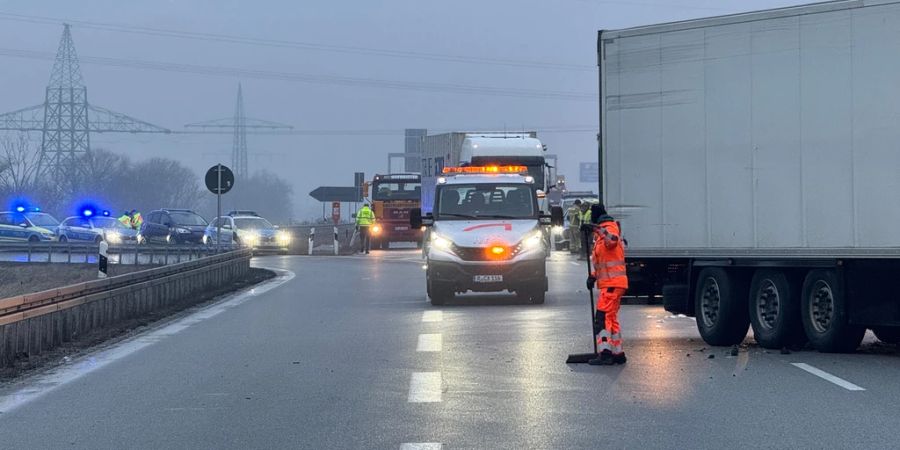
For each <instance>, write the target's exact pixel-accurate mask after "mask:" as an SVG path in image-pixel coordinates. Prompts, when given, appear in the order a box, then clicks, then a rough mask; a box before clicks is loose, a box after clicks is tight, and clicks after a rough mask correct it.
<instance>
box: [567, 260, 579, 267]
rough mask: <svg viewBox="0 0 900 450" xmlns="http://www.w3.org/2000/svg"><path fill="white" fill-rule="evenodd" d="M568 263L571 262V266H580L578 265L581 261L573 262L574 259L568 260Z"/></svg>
mask: <svg viewBox="0 0 900 450" xmlns="http://www.w3.org/2000/svg"><path fill="white" fill-rule="evenodd" d="M569 264H571V265H573V266H580V265H581V263H577V262H575V261H569Z"/></svg>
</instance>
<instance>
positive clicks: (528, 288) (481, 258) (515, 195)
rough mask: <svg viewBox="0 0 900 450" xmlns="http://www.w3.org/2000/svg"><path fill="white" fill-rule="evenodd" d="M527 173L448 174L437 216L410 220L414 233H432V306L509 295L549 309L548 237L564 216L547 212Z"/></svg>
mask: <svg viewBox="0 0 900 450" xmlns="http://www.w3.org/2000/svg"><path fill="white" fill-rule="evenodd" d="M527 170H528V168H527V167H525V166H465V167H445V168H443V171H442V173H443V176H441V177H439V178H438V179H437V181H436V186H435V192H434V206H433V210H432V212H431V213H428V214H426V215H425V216H423V215H422V210H421V209H418V208H417V209H413V210H412V212H411V213H410V225H411V226H412V227H413V228H419V227H421V226H425V227H430V230H429V232H428V233H427V237H426V239H425V243H424V249H423V253H424V257H425V260H426V266H425V267H426V272H425V278H426V286H427V291H428V296H429V297H430V298H431V303H432V304H434V305H440V304H443V303H445V302H446V301H448V300H451V299H453V298H454V296H455V295H456V294H457V293H465V292H468V291H473V292H497V291H503V290H507V291H509V292H511V293H515V294H516V296H517V297H519V299H521V300H525V301H529V302H531V303H543V302H544V297H545V294H546V292H547V270H546V261H547V254H548V249H547V239H546V236H547V234H546V233H547V230H548V228H549V226H550V225H561V224H562V220H563V218H562V210H561V209H560V208H553V209H552V210H551V213H550V214H544V213H542V212H541V210H540V208H539V206H538V198H539V197H540V196H541V194H542V192H541V191H540V189H538V186H536V185H535V180H534V177H532V176H531V175H528V174H527Z"/></svg>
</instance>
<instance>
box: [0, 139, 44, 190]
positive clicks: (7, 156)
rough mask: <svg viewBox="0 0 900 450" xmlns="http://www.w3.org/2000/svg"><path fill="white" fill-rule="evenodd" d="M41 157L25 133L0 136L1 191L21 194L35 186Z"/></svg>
mask: <svg viewBox="0 0 900 450" xmlns="http://www.w3.org/2000/svg"><path fill="white" fill-rule="evenodd" d="M39 157H40V153H39V152H38V149H37V146H36V145H34V144H33V143H32V142H31V140H30V139H28V135H27V134H25V133H17V134H14V135H10V134H6V135H4V136H3V137H2V138H0V192H2V193H3V194H5V195H21V194H23V193H25V192H26V191H28V190H29V189H31V188H33V187H34V184H35V181H36V178H37V170H38V159H39Z"/></svg>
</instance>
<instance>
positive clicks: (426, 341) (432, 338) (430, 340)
mask: <svg viewBox="0 0 900 450" xmlns="http://www.w3.org/2000/svg"><path fill="white" fill-rule="evenodd" d="M442 345H443V337H441V335H440V334H420V335H419V343H418V344H416V351H417V352H439V351H441V346H442Z"/></svg>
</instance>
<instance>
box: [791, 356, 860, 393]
mask: <svg viewBox="0 0 900 450" xmlns="http://www.w3.org/2000/svg"><path fill="white" fill-rule="evenodd" d="M791 365H792V366H794V367H796V368H798V369H802V370H805V371H807V372H809V373H811V374H813V375H815V376H817V377H819V378H822V379H823V380H825V381H829V382H831V383H834V384H836V385H838V386H840V387H842V388H844V389H846V390H848V391H864V390H865V388H862V387H860V386H857V385H855V384H853V383H851V382H849V381H847V380H845V379H843V378H839V377H836V376H834V375H832V374H830V373H828V372H826V371H824V370H822V369H818V368H816V367H813V366H811V365H809V364H806V363H791Z"/></svg>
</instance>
